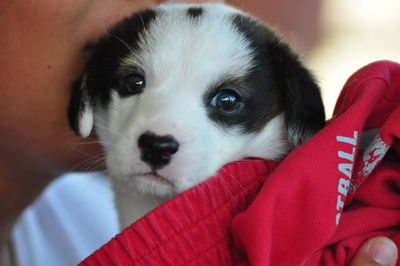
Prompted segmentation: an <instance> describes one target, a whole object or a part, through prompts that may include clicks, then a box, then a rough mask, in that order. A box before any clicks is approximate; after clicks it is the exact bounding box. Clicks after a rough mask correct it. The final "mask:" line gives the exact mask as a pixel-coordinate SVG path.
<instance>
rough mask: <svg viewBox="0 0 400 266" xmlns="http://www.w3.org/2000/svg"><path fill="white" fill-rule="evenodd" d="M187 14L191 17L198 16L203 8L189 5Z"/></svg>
mask: <svg viewBox="0 0 400 266" xmlns="http://www.w3.org/2000/svg"><path fill="white" fill-rule="evenodd" d="M187 14H188V16H189V17H191V18H198V17H199V16H201V15H202V14H203V9H202V8H201V7H191V8H189V9H188V10H187Z"/></svg>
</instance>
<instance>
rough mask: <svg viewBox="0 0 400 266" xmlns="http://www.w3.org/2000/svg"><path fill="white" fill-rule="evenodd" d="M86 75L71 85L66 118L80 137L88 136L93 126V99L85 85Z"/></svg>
mask: <svg viewBox="0 0 400 266" xmlns="http://www.w3.org/2000/svg"><path fill="white" fill-rule="evenodd" d="M86 81H87V75H86V74H85V75H83V77H82V78H81V79H79V80H77V81H76V82H75V83H74V84H73V86H72V97H71V101H70V105H69V109H68V118H69V123H70V126H71V128H72V130H73V131H74V132H75V133H76V134H77V135H79V136H81V137H84V138H86V137H88V136H89V135H90V132H91V131H92V128H93V120H94V115H93V109H94V99H93V97H92V96H91V93H90V92H89V88H88V87H87V82H86Z"/></svg>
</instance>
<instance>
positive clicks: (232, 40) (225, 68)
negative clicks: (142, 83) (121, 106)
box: [120, 4, 253, 81]
mask: <svg viewBox="0 0 400 266" xmlns="http://www.w3.org/2000/svg"><path fill="white" fill-rule="evenodd" d="M154 11H155V14H156V16H155V17H154V19H153V20H152V21H151V22H150V23H149V25H148V27H147V28H146V29H145V30H143V32H142V33H141V34H140V36H139V39H138V40H137V49H134V50H132V51H130V52H129V54H128V55H127V56H126V57H124V58H123V59H122V63H121V66H120V70H122V71H121V72H124V70H125V69H129V68H131V67H132V66H138V67H140V68H142V69H143V70H144V71H145V72H146V74H148V75H151V76H152V77H154V78H156V79H157V78H158V79H159V80H160V81H161V80H163V81H164V80H165V78H167V77H168V75H176V74H177V73H180V74H182V75H183V76H181V77H184V78H190V77H194V76H196V75H190V74H191V73H196V74H197V77H198V78H199V79H201V78H205V77H207V79H209V80H212V79H217V78H218V75H224V76H233V77H238V76H239V77H240V76H244V75H245V74H246V73H247V71H248V70H249V69H250V68H251V67H252V58H253V50H252V49H251V48H250V41H249V40H248V38H246V36H245V34H243V33H242V32H240V30H239V29H238V28H237V25H236V24H235V18H236V16H238V15H239V14H240V13H239V12H238V11H236V10H235V9H233V8H230V7H227V6H224V5H218V4H206V5H201V6H196V5H184V4H182V5H176V4H175V5H162V6H160V7H158V8H156V9H154ZM126 38H127V39H129V36H126Z"/></svg>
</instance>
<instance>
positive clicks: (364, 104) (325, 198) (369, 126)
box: [81, 61, 400, 265]
mask: <svg viewBox="0 0 400 266" xmlns="http://www.w3.org/2000/svg"><path fill="white" fill-rule="evenodd" d="M399 104H400V65H399V64H396V63H393V62H389V61H382V62H376V63H373V64H371V65H368V66H366V67H364V68H363V69H361V70H359V71H358V72H357V73H355V74H354V75H353V76H352V77H350V79H349V80H348V82H347V83H346V85H345V87H344V88H343V91H342V93H341V95H340V97H339V99H338V102H337V104H336V108H335V112H334V116H333V118H332V119H331V120H330V121H329V122H328V125H327V127H326V128H324V129H323V130H321V131H320V132H319V133H318V134H317V135H315V136H314V137H313V138H311V139H310V140H309V141H307V142H306V143H305V144H303V145H302V146H300V147H299V148H297V149H296V150H294V151H292V152H291V153H290V154H289V155H288V156H287V157H286V158H285V160H284V161H282V162H280V163H277V162H273V161H263V160H260V159H251V160H244V161H240V162H234V163H231V164H228V165H226V166H225V167H224V169H223V170H221V171H219V172H218V174H217V175H216V177H214V178H211V179H209V180H208V181H207V182H206V183H203V184H201V185H199V186H197V187H195V188H193V189H191V190H189V191H187V192H185V193H183V194H181V195H179V196H177V197H176V198H174V199H172V200H170V201H168V202H166V203H164V204H162V205H161V206H159V207H158V208H156V209H154V210H153V211H151V212H150V213H149V214H148V215H146V216H145V217H144V218H142V219H140V220H138V221H137V222H135V223H134V224H132V225H131V226H130V227H128V228H127V229H125V230H124V231H123V232H122V233H121V234H119V235H117V236H116V237H115V238H113V239H112V240H111V241H110V242H109V243H107V244H106V245H104V246H103V247H102V248H100V249H99V250H98V251H96V252H95V253H94V254H92V255H91V256H90V257H88V258H87V259H86V260H85V261H83V262H82V263H81V265H232V264H233V265H344V264H347V263H349V261H350V260H351V258H352V256H353V255H354V253H355V252H356V251H357V249H358V248H359V246H360V245H361V244H362V243H363V242H364V241H365V240H366V239H368V238H370V237H372V236H388V237H390V238H392V239H393V240H394V241H395V243H396V244H397V245H398V246H400V230H399V225H400V154H399V152H400V142H399V136H400V107H399V106H400V105H399Z"/></svg>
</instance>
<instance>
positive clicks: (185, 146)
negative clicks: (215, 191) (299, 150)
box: [69, 4, 324, 196]
mask: <svg viewBox="0 0 400 266" xmlns="http://www.w3.org/2000/svg"><path fill="white" fill-rule="evenodd" d="M69 115H70V120H71V125H72V127H73V128H74V130H75V131H76V132H77V133H78V134H80V135H81V136H87V135H89V133H90V131H91V129H92V125H93V123H94V125H95V128H96V132H97V134H98V136H99V138H100V141H101V143H102V144H103V146H104V149H105V153H106V163H107V168H108V174H109V175H110V176H111V177H112V178H115V179H118V180H122V181H123V182H126V184H127V186H131V187H132V188H135V189H137V190H139V191H141V192H144V193H153V194H156V195H160V196H167V195H174V194H176V193H179V192H182V191H184V190H186V189H188V188H190V187H192V186H194V185H196V184H198V183H200V182H202V181H204V180H205V179H207V178H208V177H210V176H212V175H213V174H215V173H216V171H217V170H218V169H219V168H220V167H222V166H223V165H224V164H226V163H229V162H231V161H235V160H239V159H242V158H245V157H261V158H265V159H277V158H280V157H282V156H283V155H284V154H286V153H287V152H288V150H289V149H290V148H291V147H294V146H297V145H298V144H300V143H301V142H303V141H304V140H305V139H306V138H307V137H309V136H310V135H312V134H313V133H314V132H315V131H317V130H318V129H319V128H321V127H322V126H323V123H324V114H323V108H322V103H321V98H320V96H319V91H318V88H317V86H316V85H315V83H314V82H313V79H312V77H311V76H310V74H309V73H308V71H306V70H305V69H304V68H303V67H302V66H301V64H300V63H299V62H298V61H297V59H296V57H295V56H294V55H293V54H292V53H291V51H290V50H289V48H288V47H287V46H286V45H284V44H282V43H281V42H280V41H279V39H278V37H277V36H276V35H275V34H274V33H272V32H271V31H269V30H268V29H267V28H265V27H264V26H262V25H261V24H259V23H257V22H255V21H254V20H252V19H251V18H249V17H247V16H246V15H244V14H242V13H240V12H239V11H237V10H235V9H232V8H230V7H227V6H224V5H218V4H205V5H196V6H192V5H164V6H159V7H157V8H154V9H149V10H145V11H142V12H140V13H138V14H135V15H133V16H132V17H130V18H128V19H126V20H125V21H123V22H121V23H120V24H119V25H117V26H116V27H115V28H114V29H113V30H112V31H111V32H110V33H109V34H108V35H107V36H106V37H104V38H103V39H101V40H100V41H99V42H98V43H97V44H96V45H95V46H94V47H93V55H92V57H91V59H90V60H89V62H88V64H87V69H86V72H85V74H84V76H83V77H82V79H81V80H79V81H78V82H77V83H76V84H75V86H74V91H73V97H72V102H71V106H70V113H69Z"/></svg>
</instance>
